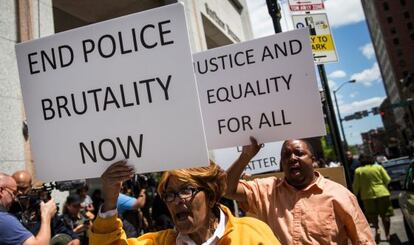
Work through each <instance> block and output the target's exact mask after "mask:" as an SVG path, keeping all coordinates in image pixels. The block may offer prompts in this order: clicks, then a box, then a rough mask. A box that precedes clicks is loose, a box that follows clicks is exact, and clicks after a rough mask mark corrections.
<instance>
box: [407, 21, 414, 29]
mask: <svg viewBox="0 0 414 245" xmlns="http://www.w3.org/2000/svg"><path fill="white" fill-rule="evenodd" d="M407 29H408V30H412V29H413V23H411V22H408V23H407Z"/></svg>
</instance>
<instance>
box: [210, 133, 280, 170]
mask: <svg viewBox="0 0 414 245" xmlns="http://www.w3.org/2000/svg"><path fill="white" fill-rule="evenodd" d="M282 144H283V142H282V141H281V142H271V143H266V144H263V147H262V149H260V151H259V152H258V153H257V155H256V156H255V157H253V158H252V160H250V162H249V164H248V165H247V166H246V168H245V170H244V173H246V174H250V175H252V174H259V173H267V172H275V171H279V170H280V150H281V149H282ZM241 151H242V147H241V146H240V147H232V148H224V149H218V150H214V151H213V153H214V160H215V162H216V163H217V164H218V165H220V167H222V168H223V169H225V170H227V169H228V168H229V167H230V166H231V165H232V164H233V163H234V161H235V160H236V159H237V158H238V157H239V156H240V154H241Z"/></svg>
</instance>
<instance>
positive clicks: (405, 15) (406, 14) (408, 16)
mask: <svg viewBox="0 0 414 245" xmlns="http://www.w3.org/2000/svg"><path fill="white" fill-rule="evenodd" d="M404 18H406V19H409V18H410V13H408V11H405V12H404Z"/></svg>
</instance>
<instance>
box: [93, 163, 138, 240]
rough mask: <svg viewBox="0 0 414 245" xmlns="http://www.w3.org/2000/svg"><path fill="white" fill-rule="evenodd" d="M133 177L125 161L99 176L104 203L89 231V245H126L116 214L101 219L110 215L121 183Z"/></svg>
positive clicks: (112, 166) (114, 206)
mask: <svg viewBox="0 0 414 245" xmlns="http://www.w3.org/2000/svg"><path fill="white" fill-rule="evenodd" d="M133 176H134V169H133V167H131V166H129V165H127V164H126V161H119V162H116V163H114V164H112V165H111V166H109V167H108V168H107V169H106V171H105V172H104V173H103V174H102V176H101V181H102V194H103V198H104V203H103V205H102V206H101V209H100V211H99V213H98V217H97V218H96V219H95V221H94V222H93V225H92V228H91V229H90V231H89V244H127V237H126V234H125V232H124V230H123V229H122V222H121V220H120V219H119V218H118V217H117V215H116V212H114V214H111V215H109V216H106V215H105V216H106V217H103V216H104V214H103V213H107V214H108V213H109V211H110V213H112V212H113V211H115V210H116V204H117V200H118V196H119V193H120V191H121V187H122V182H123V181H125V180H128V179H130V178H132V177H133Z"/></svg>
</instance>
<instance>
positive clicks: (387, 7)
mask: <svg viewBox="0 0 414 245" xmlns="http://www.w3.org/2000/svg"><path fill="white" fill-rule="evenodd" d="M382 6H383V7H384V10H385V11H387V10H389V9H390V7H389V6H388V3H387V2H385V3H383V4H382Z"/></svg>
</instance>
